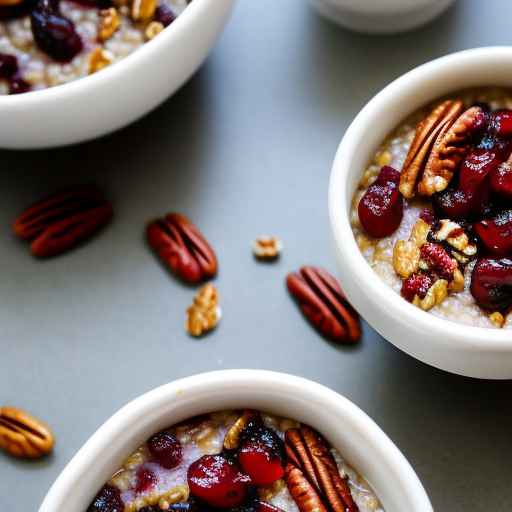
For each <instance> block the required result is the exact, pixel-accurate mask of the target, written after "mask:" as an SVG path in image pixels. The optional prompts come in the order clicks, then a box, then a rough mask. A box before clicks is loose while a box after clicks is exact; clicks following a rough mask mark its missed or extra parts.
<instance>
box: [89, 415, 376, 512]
mask: <svg viewBox="0 0 512 512" xmlns="http://www.w3.org/2000/svg"><path fill="white" fill-rule="evenodd" d="M308 468H314V470H313V471H314V473H310V472H308ZM320 474H322V475H323V476H322V477H320V476H318V475H320ZM326 484H327V485H332V486H334V487H335V489H336V492H335V493H334V495H330V496H331V497H330V498H329V499H330V500H331V501H329V500H328V499H327V496H326V494H325V490H324V489H325V485H326ZM304 489H307V494H306V495H305V494H304ZM306 498H307V499H306ZM312 505H314V506H315V510H317V511H318V512H326V511H327V510H329V509H332V507H333V506H336V505H341V506H342V507H344V510H346V511H347V512H357V511H358V510H359V511H361V512H383V509H382V507H381V505H380V503H379V500H378V498H377V497H376V496H375V494H374V492H373V491H372V489H371V488H370V486H369V484H368V483H367V482H366V481H365V480H364V478H363V477H361V476H360V475H358V474H357V472H356V471H355V470H354V469H353V468H352V467H351V466H350V465H348V464H347V462H346V461H345V460H344V459H343V457H342V455H341V454H340V453H339V452H338V451H337V450H335V449H334V448H332V447H331V446H330V445H329V444H328V443H327V441H326V440H325V439H324V438H323V437H322V436H321V435H320V434H318V433H317V432H316V431H314V430H313V429H311V428H309V427H307V426H305V425H301V424H300V423H298V422H296V421H294V420H290V419H284V418H279V417H276V416H273V415H270V414H266V413H259V412H256V411H249V410H247V411H231V410H230V411H222V412H215V413H210V414H207V415H204V416H201V417H197V418H192V419H190V420H187V421H185V422H183V423H180V424H178V425H174V426H172V427H170V428H168V429H166V430H164V431H162V432H159V433H157V434H155V435H153V436H151V437H150V438H149V439H148V440H147V442H146V443H144V444H143V445H142V446H141V447H139V448H138V449H137V450H136V451H135V452H134V453H132V454H131V455H130V456H129V457H128V458H127V459H126V460H125V461H124V463H123V464H122V466H121V467H120V468H119V470H118V471H116V472H115V474H114V475H113V476H112V478H111V479H110V480H109V481H108V482H107V483H106V484H105V485H104V486H103V488H102V489H101V490H100V491H99V493H98V494H97V496H96V497H95V499H94V500H93V502H92V504H91V505H90V507H89V508H88V511H87V512H120V511H122V512H136V511H142V512H158V511H162V510H173V511H175V512H196V511H197V512H199V511H204V510H219V509H225V510H231V512H280V511H286V512H299V511H300V512H312V510H313V509H312V508H311V507H312Z"/></svg>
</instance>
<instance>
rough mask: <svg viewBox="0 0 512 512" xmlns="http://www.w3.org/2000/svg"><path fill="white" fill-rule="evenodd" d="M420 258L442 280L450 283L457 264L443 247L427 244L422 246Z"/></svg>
mask: <svg viewBox="0 0 512 512" xmlns="http://www.w3.org/2000/svg"><path fill="white" fill-rule="evenodd" d="M420 256H421V259H422V260H424V261H425V262H426V263H427V265H428V268H429V269H430V270H431V271H433V272H435V273H436V274H437V275H438V276H439V277H440V278H442V279H446V280H448V281H450V280H451V279H452V277H453V272H454V271H455V269H456V268H457V262H456V261H455V260H453V259H452V258H451V257H450V255H449V254H448V253H447V252H446V250H445V249H444V248H443V246H442V245H440V244H433V243H431V242H427V243H426V244H423V245H422V246H421V249H420Z"/></svg>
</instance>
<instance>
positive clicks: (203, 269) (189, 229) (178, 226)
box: [147, 213, 217, 283]
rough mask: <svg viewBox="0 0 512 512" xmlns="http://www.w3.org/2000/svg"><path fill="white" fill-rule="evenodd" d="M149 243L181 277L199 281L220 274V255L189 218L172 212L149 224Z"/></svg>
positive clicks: (194, 281)
mask: <svg viewBox="0 0 512 512" xmlns="http://www.w3.org/2000/svg"><path fill="white" fill-rule="evenodd" d="M147 238H148V243H149V245H150V246H151V247H152V248H153V250H154V251H155V252H156V253H157V254H158V256H159V257H160V259H161V260H162V261H163V262H164V263H165V264H166V265H167V266H168V267H169V268H170V269H171V271H172V272H174V273H175V274H176V275H177V276H178V277H180V278H181V279H183V281H186V282H188V283H199V282H201V281H204V280H206V279H210V278H212V277H213V276H215V274H216V273H217V258H216V256H215V253H214V252H213V249H212V248H211V247H210V244H209V243H208V242H207V241H206V239H205V238H204V236H203V235H202V234H201V233H200V231H199V229H197V227H196V226H194V224H192V222H190V220H189V219H187V217H185V216H184V215H181V214H179V213H169V214H168V215H166V216H165V218H163V219H158V220H155V221H153V222H151V223H150V224H149V225H148V227H147Z"/></svg>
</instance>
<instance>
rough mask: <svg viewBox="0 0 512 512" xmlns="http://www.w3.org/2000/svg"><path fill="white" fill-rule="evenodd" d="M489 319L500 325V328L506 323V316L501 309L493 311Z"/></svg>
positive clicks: (497, 325)
mask: <svg viewBox="0 0 512 512" xmlns="http://www.w3.org/2000/svg"><path fill="white" fill-rule="evenodd" d="M489 320H490V321H491V322H492V323H493V324H494V325H495V326H496V327H499V328H501V327H503V326H504V325H505V317H504V316H503V315H502V314H501V313H500V312H499V311H495V312H494V313H491V314H490V315H489Z"/></svg>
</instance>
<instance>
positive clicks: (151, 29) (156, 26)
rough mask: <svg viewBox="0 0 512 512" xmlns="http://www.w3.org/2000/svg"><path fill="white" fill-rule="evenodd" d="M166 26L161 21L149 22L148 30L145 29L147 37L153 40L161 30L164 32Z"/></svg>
mask: <svg viewBox="0 0 512 512" xmlns="http://www.w3.org/2000/svg"><path fill="white" fill-rule="evenodd" d="M164 28H165V27H164V26H163V24H162V23H160V22H159V21H152V22H151V23H149V25H148V26H147V27H146V30H145V32H144V33H145V35H146V39H148V40H151V39H153V38H154V37H156V36H157V35H158V34H160V32H162V30H163V29H164Z"/></svg>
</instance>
